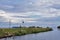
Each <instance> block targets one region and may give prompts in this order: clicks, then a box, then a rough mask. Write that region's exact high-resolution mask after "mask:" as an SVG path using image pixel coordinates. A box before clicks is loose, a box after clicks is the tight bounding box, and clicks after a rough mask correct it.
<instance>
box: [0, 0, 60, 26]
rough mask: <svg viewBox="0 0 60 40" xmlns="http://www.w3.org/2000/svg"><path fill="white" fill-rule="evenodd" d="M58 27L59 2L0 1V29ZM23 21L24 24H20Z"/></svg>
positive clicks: (35, 0)
mask: <svg viewBox="0 0 60 40" xmlns="http://www.w3.org/2000/svg"><path fill="white" fill-rule="evenodd" d="M9 20H10V21H11V27H13V26H20V25H24V26H51V27H54V26H58V25H60V0H0V27H9ZM22 21H24V24H22Z"/></svg>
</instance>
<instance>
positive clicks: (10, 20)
mask: <svg viewBox="0 0 60 40" xmlns="http://www.w3.org/2000/svg"><path fill="white" fill-rule="evenodd" d="M10 27H11V19H9V28H10Z"/></svg>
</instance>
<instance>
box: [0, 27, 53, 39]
mask: <svg viewBox="0 0 60 40" xmlns="http://www.w3.org/2000/svg"><path fill="white" fill-rule="evenodd" d="M51 30H52V28H49V27H47V28H42V27H29V28H26V27H21V28H3V29H0V38H3V37H8V36H9V37H10V36H21V35H26V34H32V33H39V32H47V31H51Z"/></svg>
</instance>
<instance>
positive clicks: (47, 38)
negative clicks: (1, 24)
mask: <svg viewBox="0 0 60 40" xmlns="http://www.w3.org/2000/svg"><path fill="white" fill-rule="evenodd" d="M0 40H60V30H58V29H54V30H53V31H49V32H43V33H37V34H28V35H24V36H15V37H11V38H3V39H0Z"/></svg>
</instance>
